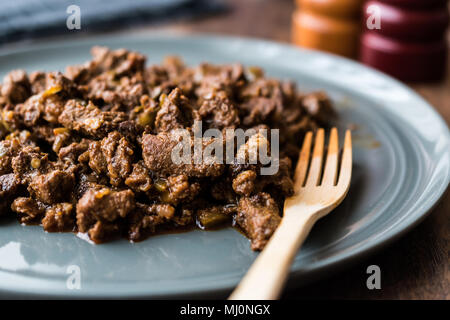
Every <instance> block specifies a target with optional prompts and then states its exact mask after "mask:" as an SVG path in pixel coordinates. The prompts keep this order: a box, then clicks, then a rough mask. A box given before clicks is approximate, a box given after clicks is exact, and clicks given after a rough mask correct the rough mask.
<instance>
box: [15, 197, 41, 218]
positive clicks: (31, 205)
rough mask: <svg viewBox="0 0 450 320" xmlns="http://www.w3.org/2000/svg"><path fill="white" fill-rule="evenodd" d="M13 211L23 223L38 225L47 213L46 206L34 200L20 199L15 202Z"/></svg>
mask: <svg viewBox="0 0 450 320" xmlns="http://www.w3.org/2000/svg"><path fill="white" fill-rule="evenodd" d="M11 209H12V210H13V211H14V212H17V214H18V218H19V221H20V222H21V223H37V222H39V220H40V219H41V218H42V217H43V215H44V213H45V205H44V204H42V203H40V202H39V201H36V200H34V199H32V198H26V197H19V198H16V199H15V200H14V202H13V203H12V205H11Z"/></svg>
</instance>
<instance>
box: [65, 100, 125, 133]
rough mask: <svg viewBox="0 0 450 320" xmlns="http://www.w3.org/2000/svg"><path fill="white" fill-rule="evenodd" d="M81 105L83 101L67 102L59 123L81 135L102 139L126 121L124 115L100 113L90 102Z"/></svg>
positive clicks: (119, 113) (120, 113)
mask: <svg viewBox="0 0 450 320" xmlns="http://www.w3.org/2000/svg"><path fill="white" fill-rule="evenodd" d="M83 104H84V102H83V101H78V100H69V101H68V102H67V103H66V105H65V106H64V110H63V111H62V113H61V115H60V116H59V118H58V121H59V123H61V124H62V125H63V126H64V127H66V128H68V129H70V130H75V131H78V132H80V133H81V134H84V135H87V136H90V137H94V138H103V137H104V136H106V135H107V134H108V132H110V131H112V130H116V129H117V128H118V127H119V124H120V123H121V122H122V121H125V120H126V119H127V116H126V114H125V113H123V112H113V111H101V110H100V109H99V108H97V107H96V106H95V105H94V104H93V103H92V102H91V101H89V103H88V104H87V105H83Z"/></svg>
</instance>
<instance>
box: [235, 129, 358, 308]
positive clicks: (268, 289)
mask: <svg viewBox="0 0 450 320" xmlns="http://www.w3.org/2000/svg"><path fill="white" fill-rule="evenodd" d="M324 135H325V134H324V130H323V129H319V130H318V131H317V133H316V138H315V143H314V151H313V155H312V157H310V150H311V142H312V136H313V134H312V132H308V133H307V134H306V136H305V140H304V142H303V146H302V150H301V152H300V157H299V161H298V164H297V167H296V168H295V175H294V190H295V195H294V196H292V197H290V198H288V199H286V201H285V203H284V214H283V219H282V220H281V223H280V225H279V226H278V228H277V230H276V231H275V233H274V234H273V235H272V238H271V239H270V241H269V242H268V243H267V245H266V247H265V248H264V250H263V251H262V252H261V253H260V254H259V256H258V258H257V259H256V261H255V262H254V263H253V265H252V266H251V268H250V270H249V271H248V272H247V274H246V275H245V277H244V278H243V279H242V281H241V282H240V283H239V285H238V286H237V287H236V289H235V290H234V291H233V293H232V294H231V296H230V297H229V299H230V300H250V299H277V298H278V297H279V295H280V293H281V291H282V289H283V286H284V283H285V282H286V279H287V276H288V274H289V269H290V266H291V264H292V260H293V259H294V257H295V255H296V253H297V251H298V249H299V248H300V246H301V244H302V243H303V242H304V241H305V239H306V237H307V236H308V233H309V231H310V230H311V228H312V226H313V225H314V223H315V222H316V221H317V220H319V219H320V218H322V217H323V216H325V215H326V214H327V213H329V212H330V211H331V210H333V209H334V208H336V207H337V206H338V205H339V203H341V202H342V200H343V199H344V198H345V196H346V194H347V191H348V189H349V186H350V178H351V175H352V141H351V133H350V131H349V130H347V132H346V134H345V141H344V147H343V153H342V159H341V161H340V169H339V168H338V165H339V145H338V132H337V129H336V128H333V129H332V130H331V134H330V140H329V146H328V154H327V158H326V163H325V166H324V169H323V170H322V159H323V153H324V140H325V138H324ZM310 158H311V163H310ZM308 168H309V170H308ZM322 171H323V174H322Z"/></svg>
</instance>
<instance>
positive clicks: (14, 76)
mask: <svg viewBox="0 0 450 320" xmlns="http://www.w3.org/2000/svg"><path fill="white" fill-rule="evenodd" d="M1 95H2V96H3V97H4V98H5V100H6V102H7V103H11V104H15V103H20V102H24V101H25V100H26V99H27V98H28V97H29V96H30V95H31V86H30V80H29V79H28V76H27V74H26V72H25V71H23V70H14V71H11V72H10V73H9V74H7V75H6V76H5V78H4V79H3V84H2V86H1Z"/></svg>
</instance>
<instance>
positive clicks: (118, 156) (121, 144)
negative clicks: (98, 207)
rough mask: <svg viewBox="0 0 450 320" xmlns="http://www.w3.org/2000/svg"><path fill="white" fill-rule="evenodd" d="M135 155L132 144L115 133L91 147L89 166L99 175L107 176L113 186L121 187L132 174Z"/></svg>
mask: <svg viewBox="0 0 450 320" xmlns="http://www.w3.org/2000/svg"><path fill="white" fill-rule="evenodd" d="M133 154H134V151H133V149H132V146H131V144H130V143H129V142H128V141H127V140H126V139H125V138H124V137H122V135H121V134H120V133H119V132H117V131H113V132H110V133H109V134H108V136H107V137H105V138H103V139H102V140H101V141H100V142H98V141H94V142H93V143H92V144H91V145H90V146H89V166H90V167H91V169H92V170H93V171H94V172H96V173H97V174H102V173H105V174H107V175H108V177H109V178H110V183H111V185H113V186H120V185H121V183H122V182H123V180H124V178H126V177H127V176H128V175H129V174H130V172H131V169H132V160H133Z"/></svg>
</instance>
